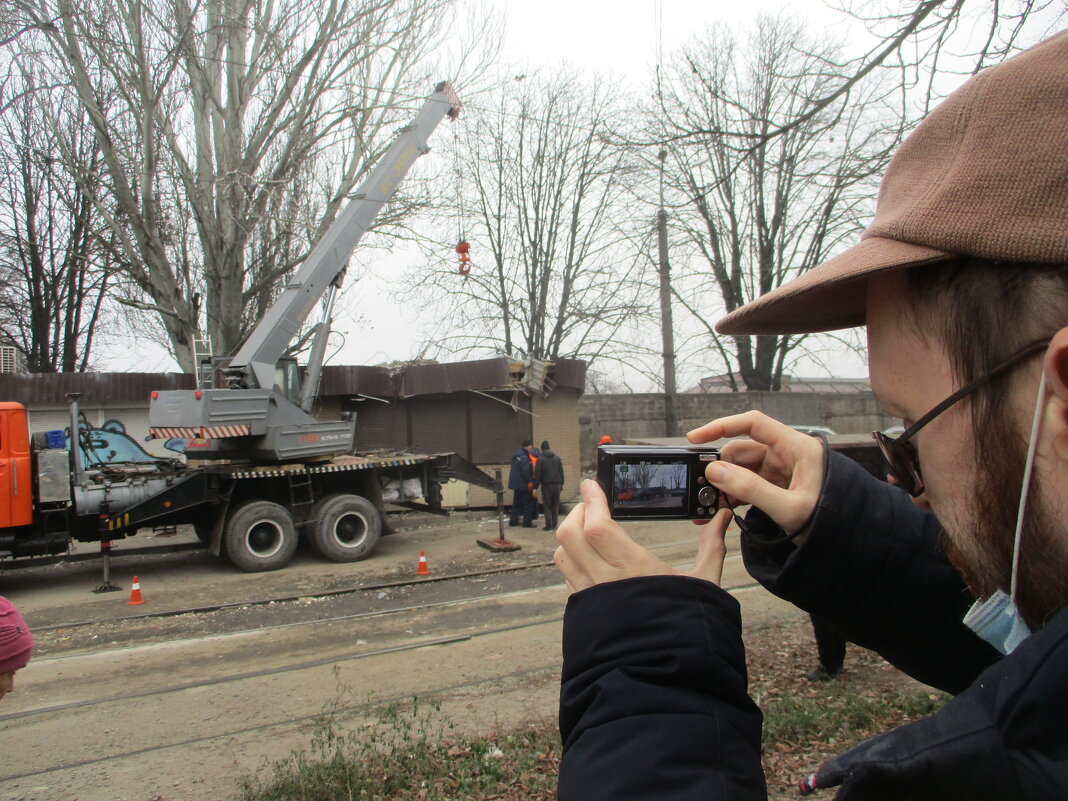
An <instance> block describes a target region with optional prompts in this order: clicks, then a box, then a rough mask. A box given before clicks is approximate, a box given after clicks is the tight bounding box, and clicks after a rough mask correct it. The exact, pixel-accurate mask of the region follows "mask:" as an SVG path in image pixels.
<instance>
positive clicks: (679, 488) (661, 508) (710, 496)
mask: <svg viewBox="0 0 1068 801" xmlns="http://www.w3.org/2000/svg"><path fill="white" fill-rule="evenodd" d="M718 460H719V449H718V448H709V447H706V446H702V445H690V446H678V447H673V446H666V447H653V446H645V445H602V446H601V447H599V448H598V449H597V483H599V484H600V485H601V489H603V490H604V492H605V495H607V496H608V508H609V510H610V511H611V513H612V518H613V519H614V520H707V519H708V518H710V517H712V516H713V515H714V514H715V513H716V510H717V509H719V490H717V489H716V488H715V487H713V486H712V485H711V484H709V483H708V482H707V481H706V480H705V467H707V466H708V463H709V462H715V461H718Z"/></svg>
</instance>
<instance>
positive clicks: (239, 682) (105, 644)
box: [0, 513, 799, 801]
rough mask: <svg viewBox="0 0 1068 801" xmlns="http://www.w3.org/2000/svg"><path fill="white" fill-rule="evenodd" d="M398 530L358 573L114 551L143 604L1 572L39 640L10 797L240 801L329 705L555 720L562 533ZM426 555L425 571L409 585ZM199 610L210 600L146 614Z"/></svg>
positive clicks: (432, 527) (84, 586) (767, 610)
mask: <svg viewBox="0 0 1068 801" xmlns="http://www.w3.org/2000/svg"><path fill="white" fill-rule="evenodd" d="M398 526H399V529H400V530H399V531H398V533H397V534H395V535H393V536H390V537H387V538H384V539H383V540H382V543H381V545H380V547H379V549H378V551H376V553H375V554H374V555H373V556H372V557H371V558H369V559H368V560H366V561H364V562H359V563H355V564H349V565H337V564H333V563H328V562H323V561H322V560H320V559H319V558H318V557H317V556H315V555H314V554H313V553H312V552H311V551H307V552H305V551H301V552H299V553H298V555H297V558H296V559H295V560H294V562H293V563H292V564H291V565H290V566H289V567H288V568H286V569H285V570H282V571H278V572H274V573H266V574H244V573H240V572H237V571H236V570H234V569H233V568H231V567H229V566H228V565H227V564H226V563H225V562H222V561H220V560H217V559H215V558H214V557H212V556H211V555H210V554H207V553H205V552H203V551H188V550H186V551H173V550H172V546H173V544H174V543H175V542H176V541H183V540H184V541H188V540H190V539H191V537H192V535H191V534H190V533H188V532H180V533H179V535H178V536H177V537H170V538H155V539H154V540H150V541H149V544H151V545H155V546H158V547H157V548H156V551H155V552H154V553H148V554H143V555H139V556H122V555H118V556H116V557H115V558H114V559H113V560H112V580H113V581H114V582H115V583H117V584H120V585H122V586H123V587H124V588H128V587H129V581H130V579H132V577H133V575H135V574H136V575H138V576H139V578H140V582H141V588H142V594H143V597H144V599H145V603H144V604H143V605H141V606H129V605H127V603H126V601H127V598H128V595H129V593H128V589H124V591H123V592H117V593H108V594H102V595H97V594H94V593H92V592H91V589H93V588H94V587H96V586H97V585H98V584H99V583H100V576H99V573H98V571H99V564H98V563H96V562H95V561H79V562H64V563H57V564H51V565H42V566H38V567H33V568H18V567H17V566H15V567H13V566H12V564H10V563H7V564H5V565H4V568H5V569H4V570H3V571H0V594H4V595H7V596H8V597H10V598H11V599H12V600H13V601H15V603H17V604H18V605H19V606H20V607H21V608H22V609H23V611H24V613H25V614H26V617H27V620H28V621H29V623H30V625H31V627H33V628H34V629H35V633H36V636H37V639H38V644H39V647H38V650H37V654H36V656H35V659H34V661H33V662H32V663H31V664H30V665H29V666H28V667H27V668H26V669H25V670H23V671H20V673H19V676H18V685H17V688H16V692H15V693H13V694H11V695H9V696H7V697H6V698H4V699H3V701H2V702H0V738H2V741H3V743H4V747H3V748H0V801H9V800H13V799H68V798H69V799H79V800H80V801H116V799H126V801H149V800H150V799H151V801H180V800H182V799H187V800H188V801H207V800H208V799H229V798H234V797H236V796H237V795H238V792H239V791H238V786H239V782H240V780H241V779H242V778H243V777H245V776H248V775H250V774H251V773H253V772H255V771H257V770H259V769H262V768H263V767H264V765H265V764H267V763H268V762H269V761H271V760H277V759H282V758H285V757H286V756H287V755H288V754H289V753H290V752H292V751H293V750H297V749H301V748H305V747H307V745H308V743H309V740H310V737H311V733H312V729H313V726H314V723H315V720H316V719H317V717H318V716H319V715H320V714H321V713H322V712H323V711H324V710H325V709H328V708H329V709H334V710H335V711H336V712H337V714H338V715H339V717H340V718H341V719H342V720H344V722H345V724H346V725H348V726H352V727H358V726H359V725H361V723H362V722H364V721H365V720H367V719H370V718H373V717H374V716H375V715H376V713H377V711H378V710H379V709H380V708H381V707H382V706H383V705H384V704H385V703H387V702H389V701H401V702H405V701H407V700H409V699H411V698H412V697H413V696H419V697H421V698H425V699H430V698H434V699H438V700H440V701H441V702H442V707H443V709H442V711H443V713H444V714H445V715H446V716H447V717H448V718H449V719H450V720H452V721H454V722H455V723H456V724H457V725H458V726H459V727H460V728H461V729H464V730H467V731H470V732H472V733H487V732H490V731H492V730H494V729H497V728H500V729H511V728H514V727H516V726H519V725H522V724H523V723H524V722H527V721H531V720H541V721H554V720H555V716H556V697H557V689H558V681H559V661H560V658H559V642H560V619H561V614H562V611H563V607H564V604H565V602H566V590H565V588H564V587H563V586H562V584H561V583H560V578H559V575H558V574H557V572H556V571H555V568H553V567H551V566H550V565H549V562H550V561H551V555H552V551H553V550H554V548H555V544H556V543H555V540H554V538H553V536H552V534H551V533H549V532H545V531H542V530H541V529H540V528H537V529H523V528H509V529H506V535H507V536H508V537H509V538H510V539H511V540H513V541H514V542H516V543H517V544H519V545H521V546H522V549H521V550H519V551H516V552H512V553H504V554H496V553H491V552H489V551H486V550H484V549H482V548H480V547H478V545H477V544H476V542H475V540H476V539H493V538H494V537H496V536H497V532H498V529H497V520H496V517H495V516H494V515H490V514H483V515H480V514H476V513H465V514H462V515H457V516H455V517H453V518H450V519H448V520H442V519H440V518H434V517H432V516H428V515H411V516H408V517H405V518H402V519H401V520H400V521H399V523H398ZM628 529H629V530H630V531H631V532H632V535H633V536H634V537H635V538H636V539H638V540H639V541H641V542H642V543H643V544H645V545H647V546H649V547H652V548H655V549H656V552H657V553H658V554H659V555H660V556H661V558H663V559H665V561H667V562H669V563H670V564H678V565H681V564H683V563H685V562H687V561H689V560H691V559H692V556H693V552H694V549H695V545H696V535H697V529H696V527H694V526H693V525H691V524H689V523H639V524H632V525H629V526H628ZM136 539H137V538H135V540H132V541H130V542H129V543H127V544H126V546H125V547H128V546H132V545H136V544H144V543H137V542H136ZM729 544H730V545H731V546H734V548H736V545H737V540H736V537H731V538H730V540H729ZM734 548H732V550H734ZM419 551H425V552H426V555H427V560H428V564H429V567H430V571H431V575H430V576H429V577H419V576H417V575H416V568H417V565H418V555H419ZM119 553H120V554H121V548H120V551H119ZM724 585H725V586H728V587H735V588H736V589H735V590H734V592H735V594H736V595H737V597H738V598H739V600H741V601H742V603H743V608H744V610H745V620H746V625H748V626H753V625H764V624H768V623H774V622H775V621H778V620H785V619H796V618H797V617H798V616H799V613H798V612H796V610H793V609H792V608H791V607H788V606H786V605H784V604H782V603H781V602H779V601H778V600H777V599H774V598H772V597H771V596H769V595H768V594H767V593H765V592H764V591H763V590H761V589H758V588H754V587H753V586H752V582H751V580H750V579H749V577H748V575H746V574H745V572H744V570H743V569H742V567H741V563H740V559H739V558H738V557H737V554H736V553H732V554H731V555H729V556H728V562H727V565H726V571H725V576H724ZM331 593H333V594H331ZM273 598H286V599H288V600H283V601H274V602H271V601H270V599H273ZM220 605H221V608H218V607H220ZM198 607H213V608H212V609H210V611H200V612H190V613H187V614H182V615H175V616H170V615H168V616H163V617H154V616H151V615H155V614H157V613H161V612H168V611H171V610H179V609H193V608H198Z"/></svg>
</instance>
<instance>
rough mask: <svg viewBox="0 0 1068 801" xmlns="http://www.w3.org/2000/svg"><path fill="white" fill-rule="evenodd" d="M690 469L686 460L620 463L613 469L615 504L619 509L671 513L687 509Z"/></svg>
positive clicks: (651, 460)
mask: <svg viewBox="0 0 1068 801" xmlns="http://www.w3.org/2000/svg"><path fill="white" fill-rule="evenodd" d="M688 474H689V468H688V466H687V464H686V461H685V460H684V459H650V460H646V459H642V460H637V461H620V462H617V463H616V464H615V466H614V469H613V481H612V507H613V508H614V509H616V510H618V511H620V512H626V511H627V510H639V509H640V510H642V511H643V512H644V513H645V514H657V513H660V514H671V513H673V512H682V511H683V510H685V509H686V508H687V498H686V495H687V492H688Z"/></svg>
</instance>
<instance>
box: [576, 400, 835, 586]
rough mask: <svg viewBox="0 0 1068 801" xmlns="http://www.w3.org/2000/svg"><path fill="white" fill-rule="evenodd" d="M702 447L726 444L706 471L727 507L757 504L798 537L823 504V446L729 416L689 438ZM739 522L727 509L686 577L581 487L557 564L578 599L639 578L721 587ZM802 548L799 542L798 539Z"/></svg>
mask: <svg viewBox="0 0 1068 801" xmlns="http://www.w3.org/2000/svg"><path fill="white" fill-rule="evenodd" d="M688 436H689V439H690V441H691V442H693V443H695V444H701V443H706V442H714V441H716V440H720V439H724V438H727V437H750V439H738V440H732V441H730V442H728V443H726V444H725V445H724V446H723V448H722V449H721V454H720V455H721V458H720V459H719V460H718V461H715V462H710V463H709V464H708V466H707V467H706V468H705V476H704V477H705V479H706V480H707V481H708V483H709V484H711V485H712V486H714V487H715V488H716V489H718V490H719V491H720V493H721V501H720V503H721V504H727V505H730V506H733V505H735V504H739V503H741V504H754V505H756V506H758V507H759V508H760V509H762V510H763V511H764V512H765V513H767V515H768V516H769V517H771V519H772V520H774V521H775V522H776V523H778V524H779V526H781V527H782V529H783V530H784V531H785V532H786V533H787V534H795V533H796V532H797V531H798V530H799V529H800V528H801V527H802V526H803V525H804V524H805V523H806V521H808V519H809V518H810V517H811V516H812V511H813V509H815V507H816V502H817V501H818V500H819V494H820V487H821V484H822V480H823V459H824V454H823V445H822V444H821V443H820V441H819V440H818V439H816V438H815V437H811V436H809V435H807V434H802V433H801V432H799V431H795V430H794V429H792V428H790V427H789V426H786V425H783V424H782V423H779V422H777V421H775V420H773V419H772V418H770V417H767V416H766V415H764V414H761V413H760V412H746V413H745V414H740V415H734V416H732V417H723V418H720V419H718V420H713V421H712V422H710V423H708V424H706V425H704V426H701V427H700V428H698V429H695V430H693V431H691V432H690V433H689V435H688ZM732 517H733V515H732V513H731V511H730V509H728V508H722V509H720V510H719V511H718V512H717V513H716V515H715V517H713V518H712V520H711V521H710V522H708V523H707V524H704V525H703V526H702V528H701V537H700V542H699V544H698V550H697V559H696V561H695V562H694V566H693V569H692V570H689V571H685V572H683V571H679V570H676V569H675V568H673V567H671V566H670V565H668V564H666V563H665V562H664V561H662V560H661V559H659V558H657V557H656V556H654V555H653V554H652V553H650V552H649V551H648V550H646V549H645V548H643V547H642V546H641V545H639V544H638V543H636V542H635V541H634V540H632V539H631V538H630V536H628V534H627V533H626V531H624V530H623V527H622V526H620V525H619V524H618V523H617V522H616V521H615V520H613V519H612V515H611V511H610V508H609V504H608V499H607V497H606V496H605V493H604V490H603V489H602V488H601V486H600V485H599V484H598V483H597V482H595V481H584V482H583V483H582V503H580V504H579V505H577V506H576V507H575V508H574V509H573V510H572V512H571V514H569V515H568V516H567V519H566V520H564V522H563V524H562V525H561V526H560V528H559V530H558V531H557V532H556V538H557V540H558V541H559V543H560V547H559V548H557V550H556V555H555V560H556V564H557V566H558V567H559V568H560V572H561V573H563V575H564V579H565V580H566V581H567V585H568V589H569V590H570V591H571V592H576V591H578V590H583V589H586V588H587V587H592V586H593V585H594V584H602V583H604V582H608V581H618V580H620V579H625V578H634V577H637V576H655V575H674V574H680V575H688V576H692V577H694V578H703V579H706V580H707V581H711V582H713V583H714V584H719V582H720V578H721V576H722V573H723V558H724V555H725V553H726V546H725V545H724V535H725V534H726V531H727V526H728V525H729V524H730V521H731V519H732ZM795 541H798V540H795Z"/></svg>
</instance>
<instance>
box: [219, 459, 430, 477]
mask: <svg viewBox="0 0 1068 801" xmlns="http://www.w3.org/2000/svg"><path fill="white" fill-rule="evenodd" d="M349 458H351V459H353V460H354V461H351V462H345V463H342V464H337V463H333V462H331V463H330V464H322V465H317V466H315V467H289V468H285V467H273V468H262V467H261V468H259V469H256V470H235V471H233V472H231V473H230V474H229V475H230V477H231V478H264V477H268V478H284V477H285V476H300V475H311V474H313V473H340V472H344V471H346V470H370V469H372V468H376V467H377V468H381V467H401V466H404V465H412V464H423V463H424V462H428V461H430V458H429V457H426V456H422V457H414V458H411V457H396V458H393V457H386V458H380V459H363V458H361V457H349Z"/></svg>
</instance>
